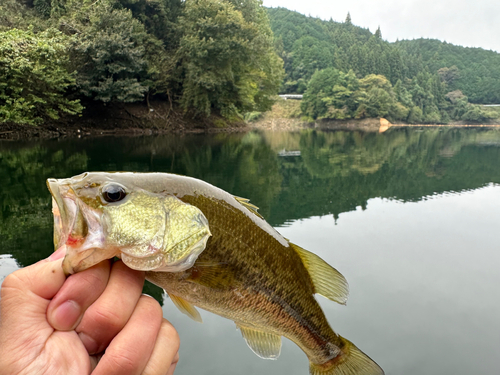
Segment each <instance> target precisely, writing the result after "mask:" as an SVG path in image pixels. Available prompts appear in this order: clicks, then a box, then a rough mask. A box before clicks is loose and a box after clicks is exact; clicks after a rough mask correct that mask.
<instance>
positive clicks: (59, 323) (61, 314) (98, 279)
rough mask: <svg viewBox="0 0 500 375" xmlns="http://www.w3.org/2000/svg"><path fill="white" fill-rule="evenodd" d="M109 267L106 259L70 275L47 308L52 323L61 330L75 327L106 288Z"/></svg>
mask: <svg viewBox="0 0 500 375" xmlns="http://www.w3.org/2000/svg"><path fill="white" fill-rule="evenodd" d="M109 268H110V265H109V261H104V262H101V263H99V264H96V265H95V266H93V267H91V268H89V269H87V270H85V271H83V272H79V273H76V274H74V275H71V276H69V277H68V279H67V280H66V282H65V283H64V285H63V286H62V288H61V290H59V292H58V293H57V294H56V295H55V296H54V298H53V299H52V301H51V302H50V304H49V307H48V308H47V320H48V322H49V323H50V325H51V326H52V327H54V328H55V329H57V330H59V331H69V330H72V329H74V328H75V327H76V326H77V325H78V323H79V322H80V320H81V319H82V317H83V314H84V313H85V311H86V310H87V309H88V308H89V306H90V305H92V304H93V303H94V302H95V301H96V300H97V299H98V298H99V296H100V295H101V294H102V292H103V291H104V289H105V288H106V284H107V283H108V278H109Z"/></svg>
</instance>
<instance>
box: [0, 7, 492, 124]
mask: <svg viewBox="0 0 500 375" xmlns="http://www.w3.org/2000/svg"><path fill="white" fill-rule="evenodd" d="M278 92H280V93H299V94H300V93H303V94H304V99H303V101H302V106H301V111H302V114H301V115H303V116H304V118H305V119H322V118H326V119H350V118H357V119H361V118H366V117H387V118H389V119H390V120H392V121H403V122H409V123H448V122H449V121H466V122H471V123H481V122H483V121H486V120H488V119H491V118H493V117H496V115H494V114H493V113H492V112H488V111H486V110H484V109H483V108H482V107H480V106H477V105H474V104H472V103H483V104H484V103H497V102H500V54H498V53H495V52H492V51H485V50H482V49H479V48H463V47H457V46H453V45H450V44H447V43H444V42H439V41H435V40H414V41H401V42H396V43H388V42H386V41H384V40H383V38H382V32H381V30H380V29H378V30H376V32H375V33H371V32H370V31H369V30H368V29H364V28H361V27H358V26H355V25H353V23H352V20H351V17H350V15H349V14H348V15H347V17H346V20H345V21H344V22H334V21H332V20H330V21H322V20H320V19H317V18H312V17H307V16H304V15H301V14H299V13H297V12H293V11H289V10H287V9H284V8H275V9H273V8H271V9H266V8H264V7H263V6H262V3H261V1H260V0H185V1H183V0H99V1H93V0H83V1H76V0H3V2H2V4H1V5H0V123H6V122H9V123H23V124H32V125H36V124H40V123H47V122H50V121H52V120H57V119H59V118H60V117H61V116H65V115H70V116H71V115H79V114H81V113H82V111H83V109H84V107H87V108H89V107H92V106H93V104H96V103H100V104H103V105H108V104H109V103H137V102H140V103H146V104H147V105H148V106H149V103H150V100H152V99H156V100H160V101H163V102H165V103H169V105H170V107H174V108H175V109H176V110H180V111H182V112H183V113H184V114H187V115H189V116H190V117H192V118H206V117H208V116H210V115H211V114H215V115H217V116H222V117H224V118H226V119H228V120H229V121H228V122H229V123H230V122H231V121H233V120H238V119H241V118H243V116H244V115H245V114H246V113H255V112H262V111H266V110H269V109H270V108H271V105H272V103H273V100H274V99H275V98H276V94H277V93H278Z"/></svg>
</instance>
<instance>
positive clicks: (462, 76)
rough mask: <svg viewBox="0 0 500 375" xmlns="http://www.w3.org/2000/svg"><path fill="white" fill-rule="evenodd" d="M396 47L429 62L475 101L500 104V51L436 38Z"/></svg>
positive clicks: (452, 88)
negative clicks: (462, 45) (461, 45)
mask: <svg viewBox="0 0 500 375" xmlns="http://www.w3.org/2000/svg"><path fill="white" fill-rule="evenodd" d="M395 45H396V47H397V48H399V49H401V50H404V51H406V52H407V53H408V55H409V56H410V58H416V59H419V60H421V61H425V65H426V66H427V67H428V68H429V70H430V71H431V72H436V71H437V72H438V74H440V75H441V76H442V77H443V78H444V79H445V80H446V82H447V83H448V85H449V87H450V89H451V90H461V91H462V92H463V93H464V94H465V95H467V96H468V97H469V101H471V102H473V103H483V104H490V103H500V53H497V52H494V51H487V50H484V49H482V48H466V47H460V46H455V45H453V44H449V43H446V42H441V41H439V40H435V39H416V40H403V41H399V42H396V43H395Z"/></svg>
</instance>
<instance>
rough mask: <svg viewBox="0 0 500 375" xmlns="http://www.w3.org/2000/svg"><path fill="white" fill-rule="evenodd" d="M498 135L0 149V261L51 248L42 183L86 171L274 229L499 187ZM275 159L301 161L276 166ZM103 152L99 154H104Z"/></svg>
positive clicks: (354, 135)
mask: <svg viewBox="0 0 500 375" xmlns="http://www.w3.org/2000/svg"><path fill="white" fill-rule="evenodd" d="M499 145H500V132H498V131H494V130H489V131H483V130H472V129H467V130H457V129H448V130H443V129H426V130H424V131H418V130H414V129H399V130H391V131H389V132H386V133H384V134H378V133H361V132H319V131H313V130H304V131H301V132H276V133H262V132H251V133H247V134H217V135H187V136H171V135H169V136H161V137H142V138H97V139H88V140H61V141H47V142H42V143H26V144H17V143H0V178H2V189H0V204H1V206H0V235H1V236H2V240H3V241H2V252H3V253H9V252H12V251H14V250H15V251H16V259H18V261H19V262H20V263H21V264H23V265H26V264H30V263H33V262H34V261H36V260H38V259H40V258H42V257H44V256H46V255H47V254H48V253H49V252H50V250H51V247H52V244H51V242H52V238H51V236H52V234H51V231H52V229H51V228H52V217H51V210H50V195H49V192H48V190H47V188H46V186H45V180H46V179H47V178H49V177H68V176H72V175H75V174H78V173H81V172H83V171H85V170H93V171H98V170H105V171H106V170H107V171H110V170H134V171H141V172H147V171H158V172H172V173H179V174H185V175H189V176H192V177H196V178H200V179H203V180H205V181H208V182H210V183H212V184H214V185H216V186H218V187H220V188H222V189H224V190H226V191H229V192H231V193H232V194H235V195H238V196H241V197H245V198H249V199H251V201H252V203H254V204H256V205H257V206H259V207H260V212H261V213H262V214H263V215H264V217H266V219H267V220H268V221H269V222H270V223H271V224H273V225H282V224H284V223H286V222H287V221H290V220H295V219H300V218H305V217H310V216H320V215H329V214H333V215H334V216H336V217H338V215H339V214H340V213H342V212H346V211H351V210H354V209H355V208H356V207H359V206H361V207H366V205H367V201H368V199H370V198H373V197H385V198H391V199H392V198H394V199H400V200H404V201H416V200H419V199H422V197H425V196H429V195H432V194H434V193H442V192H446V191H461V190H466V189H476V188H478V187H481V186H484V185H485V184H487V183H490V182H495V183H500V170H499V168H498V165H499V164H500V163H499V162H500V147H499ZM283 149H285V150H287V151H299V150H300V152H301V156H288V157H280V156H278V153H279V152H280V151H282V150H283ZM103 150H106V151H105V152H103Z"/></svg>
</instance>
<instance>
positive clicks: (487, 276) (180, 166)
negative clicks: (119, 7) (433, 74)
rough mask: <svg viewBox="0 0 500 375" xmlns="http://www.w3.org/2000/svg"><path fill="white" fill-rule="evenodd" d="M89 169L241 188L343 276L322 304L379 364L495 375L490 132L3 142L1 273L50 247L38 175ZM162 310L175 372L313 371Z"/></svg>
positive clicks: (494, 171) (497, 155)
mask: <svg viewBox="0 0 500 375" xmlns="http://www.w3.org/2000/svg"><path fill="white" fill-rule="evenodd" d="M290 151H300V153H299V152H290ZM299 154H300V155H299ZM98 170H100V171H122V170H127V171H141V172H146V171H157V172H172V173H179V174H185V175H189V176H193V177H197V178H200V179H203V180H205V181H208V182H210V183H212V184H214V185H216V186H218V187H221V188H222V189H224V190H227V191H229V192H231V193H233V194H235V195H238V196H242V197H246V198H250V199H251V201H252V203H254V204H256V205H257V206H259V207H260V213H261V214H262V215H263V216H264V217H265V218H266V219H267V220H268V221H269V222H270V223H271V224H272V225H273V226H275V227H277V228H278V231H280V232H281V233H282V234H283V235H284V236H285V237H287V238H289V239H290V240H291V241H293V242H295V243H297V244H298V245H300V246H302V247H304V248H306V249H308V250H311V251H313V252H315V253H317V254H319V255H320V256H321V257H323V258H324V259H325V260H326V261H327V262H328V263H330V264H332V265H333V266H334V267H336V268H337V269H339V270H340V271H341V272H342V273H343V274H344V275H345V276H346V278H347V280H348V281H349V283H350V287H351V295H350V300H349V302H348V304H347V306H346V307H344V306H339V305H336V304H334V303H333V302H329V301H326V300H323V299H321V297H319V299H321V301H320V303H321V304H322V306H323V308H324V310H325V313H326V315H327V318H328V319H329V321H330V322H331V325H332V327H333V328H334V329H335V330H336V331H337V332H338V333H340V334H342V335H343V336H345V337H347V338H349V339H351V340H352V341H353V342H354V343H356V344H357V345H358V346H359V347H360V348H361V349H362V350H364V351H365V352H366V353H367V354H369V355H370V356H371V357H372V358H373V359H375V360H376V361H377V362H378V363H379V364H380V365H381V366H382V367H383V368H384V370H385V371H386V373H387V374H394V375H396V374H406V375H408V374H454V375H458V374H464V375H465V374H492V373H498V372H500V365H499V364H498V361H497V360H496V356H497V352H498V348H499V347H500V334H498V333H499V331H500V324H499V319H498V313H499V311H500V298H499V297H500V292H498V285H500V273H499V272H498V265H499V264H500V255H499V252H498V249H499V246H498V243H499V241H498V223H499V222H500V185H497V184H500V132H499V131H496V130H487V131H482V130H474V129H466V130H456V129H455V130H453V129H448V130H445V129H428V130H424V131H419V130H412V129H400V130H390V131H388V132H386V133H383V134H371V133H370V134H369V133H358V132H328V133H324V132H319V131H310V130H308V131H303V132H296V133H286V132H279V133H278V132H277V133H262V132H253V133H247V134H218V135H190V136H183V137H179V136H161V137H141V138H111V137H109V138H108V137H105V138H104V137H103V138H93V139H74V140H52V141H44V142H6V141H5V142H0V179H1V182H2V188H1V189H0V203H1V210H0V236H1V237H0V238H2V248H1V250H0V254H3V255H0V280H1V279H2V278H3V277H4V276H5V275H6V274H8V273H10V272H12V271H13V270H15V269H16V268H17V267H22V266H26V265H29V264H32V263H34V262H36V261H38V260H40V259H42V258H44V257H46V256H48V255H49V254H50V252H51V251H52V243H51V241H52V217H51V208H50V196H49V193H48V191H47V189H46V186H45V180H46V179H47V178H49V177H56V178H58V177H68V176H72V175H75V174H79V173H81V172H84V171H98ZM148 292H149V293H151V294H154V295H156V296H157V298H159V299H161V292H160V291H159V290H155V289H148ZM164 311H165V317H167V318H168V319H170V320H171V321H172V322H173V323H174V324H175V326H176V327H177V329H178V330H179V333H180V336H181V340H182V346H181V362H180V364H179V366H178V370H177V372H176V373H177V374H194V373H197V374H200V373H202V374H235V373H241V374H290V375H292V374H307V368H308V365H307V360H306V357H305V355H304V354H303V353H302V352H301V351H300V349H298V348H297V347H296V346H295V345H294V344H293V343H291V342H289V341H287V340H284V343H283V349H282V354H281V357H280V358H279V360H278V361H265V360H262V359H260V358H258V357H256V356H255V355H254V354H253V353H252V352H251V351H250V350H249V349H248V348H247V347H246V345H245V343H244V340H243V339H242V338H241V336H240V333H239V332H238V331H236V330H235V326H234V324H233V323H232V322H230V321H227V320H224V319H222V318H219V317H217V316H214V315H212V314H209V313H202V316H203V319H204V321H205V323H204V324H203V325H200V324H197V323H195V322H192V321H190V320H189V318H187V317H185V316H184V315H182V314H180V313H179V312H178V311H177V310H176V309H175V307H174V306H173V305H172V304H171V303H170V301H168V300H167V301H165V305H164Z"/></svg>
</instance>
